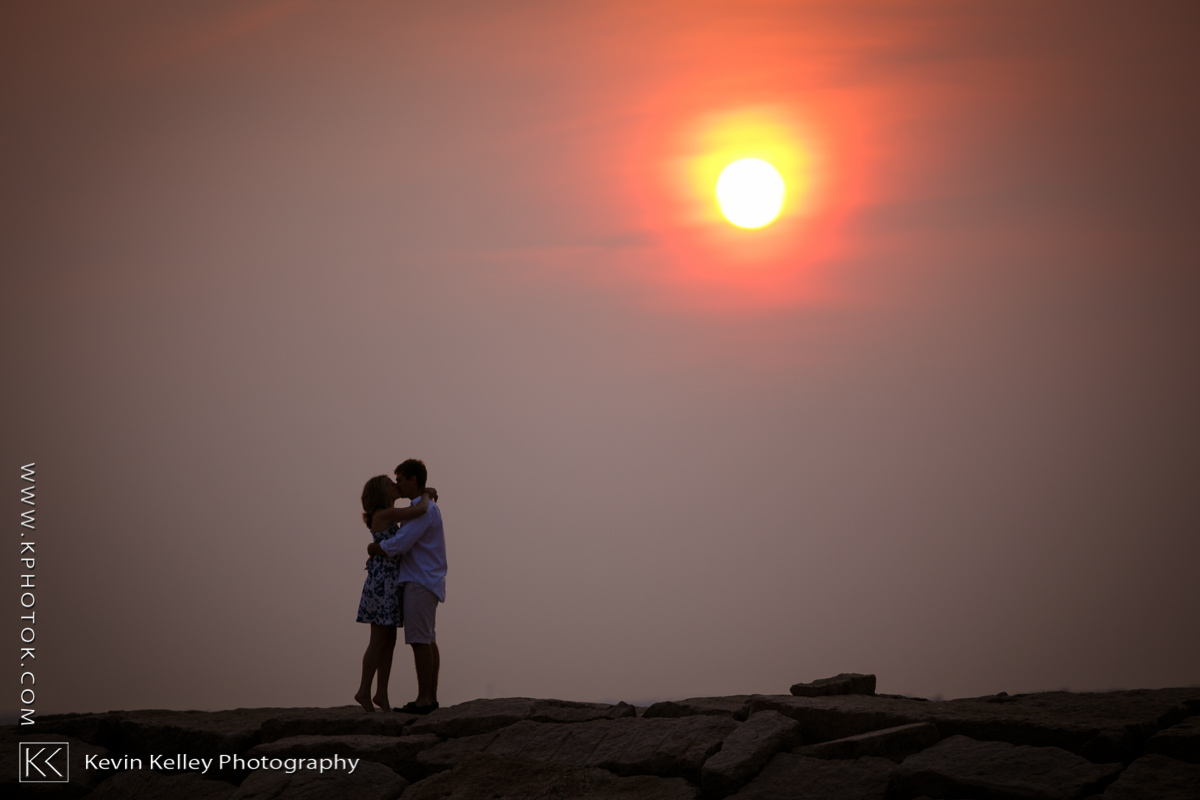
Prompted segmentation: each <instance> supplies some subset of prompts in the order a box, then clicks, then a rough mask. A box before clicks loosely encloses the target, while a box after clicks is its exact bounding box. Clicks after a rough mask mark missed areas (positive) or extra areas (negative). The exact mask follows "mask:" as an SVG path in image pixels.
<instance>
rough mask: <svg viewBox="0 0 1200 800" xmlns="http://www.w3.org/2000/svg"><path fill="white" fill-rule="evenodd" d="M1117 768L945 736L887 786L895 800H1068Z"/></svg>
mask: <svg viewBox="0 0 1200 800" xmlns="http://www.w3.org/2000/svg"><path fill="white" fill-rule="evenodd" d="M1122 769H1123V765H1122V764H1093V763H1091V762H1090V761H1088V760H1087V759H1085V758H1083V757H1082V756H1077V755H1075V754H1074V753H1069V752H1067V751H1066V750H1063V749H1061V748H1058V747H1030V746H1028V745H1015V744H1008V743H1006V742H981V741H977V740H975V739H971V738H969V737H967V736H951V737H949V738H947V739H943V740H942V741H940V742H938V743H937V744H935V745H933V746H932V747H930V748H928V749H926V750H923V751H921V752H920V753H917V754H916V755H912V756H909V757H908V758H906V759H904V763H902V764H901V765H900V766H899V767H897V769H896V773H895V775H894V777H893V780H892V787H893V790H894V791H895V793H896V795H897V796H898V797H916V796H918V795H922V794H927V795H930V796H931V797H973V798H980V800H984V799H985V798H986V800H1072V798H1078V797H1083V796H1085V795H1086V794H1089V793H1094V792H1097V791H1099V790H1100V789H1101V788H1103V787H1104V786H1105V785H1107V784H1108V783H1109V782H1111V781H1112V780H1113V779H1114V778H1116V776H1117V775H1118V774H1120V772H1121V770H1122Z"/></svg>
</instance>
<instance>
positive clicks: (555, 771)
mask: <svg viewBox="0 0 1200 800" xmlns="http://www.w3.org/2000/svg"><path fill="white" fill-rule="evenodd" d="M696 796H697V790H696V788H695V787H694V786H691V785H690V784H688V783H687V781H685V780H683V779H682V778H654V777H650V776H647V775H637V776H632V777H627V778H621V777H618V776H616V775H613V774H612V773H611V772H608V771H607V770H603V769H596V768H588V767H573V766H569V765H566V764H551V763H546V762H543V761H533V760H530V759H525V758H521V757H519V756H505V757H503V758H501V757H499V756H492V755H482V754H481V755H474V756H471V757H470V758H468V759H466V760H464V761H463V762H462V763H461V764H459V765H458V766H457V767H455V768H454V769H453V770H450V771H447V772H439V773H438V774H437V775H434V776H432V777H429V778H426V779H425V780H423V781H421V782H419V783H414V784H413V785H412V786H410V787H409V788H408V790H407V791H405V793H404V798H403V800H442V798H453V800H531V798H536V799H537V800H609V799H610V798H611V799H612V800H695V798H696Z"/></svg>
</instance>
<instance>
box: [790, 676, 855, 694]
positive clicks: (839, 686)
mask: <svg viewBox="0 0 1200 800" xmlns="http://www.w3.org/2000/svg"><path fill="white" fill-rule="evenodd" d="M836 694H875V676H874V675H862V674H859V673H857V672H843V673H841V674H840V675H834V676H833V677H832V678H821V679H820V680H816V681H813V682H812V683H796V684H792V695H793V696H795V697H828V696H830V695H836Z"/></svg>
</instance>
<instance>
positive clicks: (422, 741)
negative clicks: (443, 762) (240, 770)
mask: <svg viewBox="0 0 1200 800" xmlns="http://www.w3.org/2000/svg"><path fill="white" fill-rule="evenodd" d="M440 742H441V739H439V738H438V737H436V736H434V735H433V734H424V735H421V736H289V737H288V738H286V739H278V740H276V741H274V742H265V743H263V744H260V745H255V746H254V747H252V748H250V751H249V752H248V753H246V757H247V758H250V757H253V756H268V757H270V758H332V757H333V756H335V755H336V756H342V757H343V758H358V759H361V760H362V761H374V762H375V763H377V764H383V765H384V766H385V767H388V768H389V769H391V770H394V771H395V772H397V773H399V774H400V775H401V776H403V777H404V778H406V779H407V780H410V781H414V780H420V779H421V778H423V777H425V773H424V770H423V769H422V768H421V765H420V763H419V762H418V761H417V754H418V753H420V752H421V751H422V750H426V749H428V748H430V747H433V746H434V745H435V744H439V743H440Z"/></svg>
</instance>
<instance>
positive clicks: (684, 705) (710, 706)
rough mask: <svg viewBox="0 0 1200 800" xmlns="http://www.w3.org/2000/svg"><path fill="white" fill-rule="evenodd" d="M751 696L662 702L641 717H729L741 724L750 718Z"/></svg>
mask: <svg viewBox="0 0 1200 800" xmlns="http://www.w3.org/2000/svg"><path fill="white" fill-rule="evenodd" d="M751 696H752V695H748V694H734V695H729V696H727V697H690V698H688V699H687V700H664V701H663V702H661V703H655V704H654V705H652V706H650V707H649V708H647V709H646V711H645V713H643V714H642V716H643V717H648V718H654V717H663V718H668V719H678V718H679V717H694V716H699V715H702V714H710V715H712V716H718V717H730V718H731V719H736V720H738V721H739V722H741V721H743V720H745V719H746V718H747V717H749V716H750V698H751Z"/></svg>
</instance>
